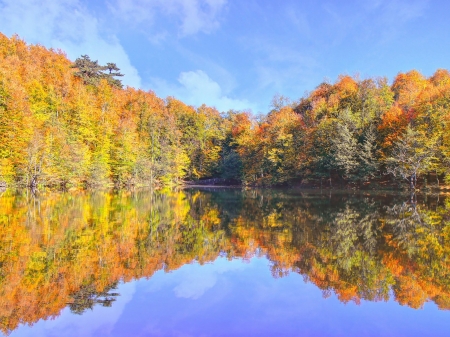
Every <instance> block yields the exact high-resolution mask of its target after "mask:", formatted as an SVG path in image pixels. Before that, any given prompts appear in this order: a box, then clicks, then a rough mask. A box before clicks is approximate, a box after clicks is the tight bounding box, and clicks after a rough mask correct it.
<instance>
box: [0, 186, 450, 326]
mask: <svg viewBox="0 0 450 337" xmlns="http://www.w3.org/2000/svg"><path fill="white" fill-rule="evenodd" d="M392 198H393V199H392ZM408 199H409V196H408V195H404V196H403V197H402V195H399V194H395V195H394V196H389V195H386V194H379V193H378V194H372V195H371V194H370V192H364V193H360V194H353V195H350V194H336V195H334V194H329V193H323V194H320V193H316V194H312V193H307V194H305V193H299V192H298V191H297V190H294V192H291V193H289V194H286V193H280V192H277V191H276V190H256V189H251V190H247V191H244V192H241V191H240V190H235V189H228V190H225V191H223V190H221V191H220V192H219V193H217V192H201V191H196V190H193V189H188V190H185V191H172V192H170V191H169V192H164V191H157V192H156V193H148V192H147V193H146V192H144V191H139V192H131V191H130V190H120V191H118V192H117V193H115V194H110V193H105V192H104V191H95V192H94V193H91V192H86V191H76V192H73V193H59V192H49V191H47V192H45V194H44V193H43V194H40V195H39V196H38V197H36V196H34V195H33V194H32V193H29V191H28V190H24V189H22V190H20V191H19V192H18V193H15V192H13V191H12V190H9V191H6V192H5V193H4V194H3V195H2V197H1V198H0V209H1V210H2V212H1V213H0V331H2V332H3V333H8V332H10V331H12V330H14V329H16V328H17V327H18V325H19V324H32V323H34V322H36V321H38V320H39V319H42V318H45V319H47V318H52V317H56V316H57V315H59V313H60V312H61V310H62V309H63V308H65V307H66V306H69V307H70V309H71V310H72V312H75V313H82V312H83V311H85V310H88V309H89V308H92V307H93V306H95V305H104V306H110V305H114V303H113V302H114V300H115V299H116V298H117V296H118V295H119V294H118V292H119V291H115V290H114V287H115V286H116V285H117V283H118V282H128V281H131V280H133V279H139V278H142V277H151V276H152V275H153V274H154V273H155V272H156V271H158V270H165V271H171V270H175V269H178V268H179V267H181V266H183V265H184V264H187V263H192V262H193V261H197V262H198V263H201V264H202V263H206V262H209V261H214V260H215V259H217V258H218V257H219V256H226V257H227V258H229V259H233V258H240V259H250V258H252V257H254V256H265V257H267V259H269V260H270V262H271V272H272V274H273V276H274V277H282V276H284V275H287V274H289V273H299V274H301V275H302V276H303V277H304V279H305V280H306V281H308V282H311V283H313V284H315V285H316V286H317V287H318V288H319V289H321V290H322V291H323V294H324V296H325V297H328V296H330V295H332V294H334V295H335V296H336V297H337V298H338V299H339V300H340V301H343V302H349V301H354V302H356V303H359V302H360V301H361V300H368V301H387V300H388V299H390V298H392V299H395V301H397V302H398V303H399V304H401V305H406V306H409V307H412V308H421V307H422V306H423V305H424V303H426V302H427V301H432V302H434V303H435V304H436V306H438V307H439V308H440V309H442V310H449V309H450V226H449V223H450V218H449V210H450V200H449V199H448V198H447V199H445V196H444V197H443V196H442V195H441V198H440V199H439V197H438V196H431V195H430V196H426V195H420V196H419V200H418V202H417V203H416V204H414V203H413V204H411V203H407V202H405V201H406V200H408ZM387 200H389V203H386V201H387ZM256 277H259V276H256Z"/></svg>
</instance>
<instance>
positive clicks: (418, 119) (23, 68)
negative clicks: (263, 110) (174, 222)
mask: <svg viewBox="0 0 450 337" xmlns="http://www.w3.org/2000/svg"><path fill="white" fill-rule="evenodd" d="M118 66H120V65H115V64H113V63H108V64H107V65H105V66H101V65H99V64H98V63H97V62H96V61H93V60H91V59H90V58H89V56H87V55H83V56H82V57H80V58H79V59H77V60H76V61H75V62H72V61H70V60H69V59H68V58H67V57H66V56H65V54H64V52H63V51H55V50H48V49H46V48H44V47H43V46H40V45H28V44H27V43H26V42H24V41H23V40H21V39H19V38H18V37H12V38H11V39H9V38H7V37H6V36H4V35H1V34H0V184H1V185H4V186H6V185H10V186H32V187H35V186H38V185H40V186H54V187H67V186H85V187H95V186H100V185H102V186H107V185H109V186H112V185H115V186H117V187H124V186H139V185H147V186H148V185H175V184H181V183H183V182H186V181H198V180H202V179H211V178H221V179H227V180H229V181H236V182H238V183H242V184H244V185H252V186H273V185H286V184H297V185H305V186H311V185H314V186H318V185H323V186H327V187H332V186H334V185H335V184H337V185H343V184H345V185H350V186H367V185H369V186H381V185H382V184H384V185H388V186H389V185H393V184H397V185H403V186H405V187H406V188H412V189H414V188H416V185H417V184H419V185H421V186H422V185H426V184H432V185H435V186H436V185H438V184H440V183H442V182H444V181H446V179H447V180H448V179H449V178H450V167H449V160H450V136H449V135H450V132H449V131H450V130H449V128H450V109H449V105H450V73H449V72H448V71H447V70H442V69H440V70H437V71H436V72H435V73H434V74H433V75H432V76H430V77H425V76H424V75H422V74H420V73H419V72H418V71H415V70H412V71H409V72H407V73H399V74H398V75H397V77H396V78H395V79H393V82H392V84H391V83H389V81H388V79H386V78H368V79H360V78H358V77H357V76H355V77H351V76H347V75H342V76H340V77H339V78H338V79H337V80H336V82H335V83H327V82H324V83H321V84H319V85H318V86H317V87H316V88H315V89H314V90H312V91H311V92H310V93H308V94H306V95H304V96H303V97H302V98H300V99H298V100H295V101H294V100H289V99H287V98H285V97H283V96H275V97H274V99H273V102H272V106H271V108H270V111H268V113H267V114H265V115H260V116H254V115H252V113H251V112H249V111H233V110H231V111H225V112H222V111H217V110H216V109H215V108H214V107H209V106H206V105H202V106H199V107H193V106H188V105H186V104H184V103H183V102H181V101H179V100H177V99H176V98H174V97H168V98H165V99H162V98H159V97H157V96H156V95H155V94H154V93H153V92H152V91H143V90H139V89H135V88H131V87H125V88H124V87H122V84H121V82H120V76H122V74H121V73H120V69H119V68H118Z"/></svg>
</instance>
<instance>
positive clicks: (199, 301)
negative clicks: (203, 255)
mask: <svg viewBox="0 0 450 337" xmlns="http://www.w3.org/2000/svg"><path fill="white" fill-rule="evenodd" d="M117 292H118V293H120V296H119V297H118V299H117V301H116V302H114V304H113V306H112V307H109V308H108V307H101V306H96V307H94V309H93V310H88V311H87V312H85V313H84V314H83V315H81V316H79V315H75V314H72V313H71V312H70V310H69V309H67V308H66V309H65V310H64V311H63V312H62V314H61V316H60V317H58V318H56V319H55V320H47V321H43V320H41V321H39V322H38V323H36V324H35V325H34V326H33V328H30V327H27V326H21V327H20V328H19V329H17V330H16V331H14V332H13V333H12V334H11V336H446V335H447V332H448V331H449V329H450V320H449V319H448V315H449V312H448V311H440V310H438V308H437V306H436V305H435V304H433V303H426V304H425V305H424V307H423V308H422V309H419V310H415V309H411V308H408V307H405V306H400V305H399V304H398V303H396V302H395V301H394V300H389V301H388V302H368V301H364V300H363V301H361V304H360V305H357V304H355V303H353V302H349V303H346V304H345V303H342V302H340V301H339V300H338V299H337V298H336V296H335V295H331V296H330V297H329V298H326V299H325V298H324V297H323V295H322V291H321V290H320V289H318V288H317V287H316V286H315V285H313V284H311V283H305V282H304V280H303V278H302V276H301V275H299V274H297V273H290V274H289V275H287V276H285V277H282V278H274V277H273V276H272V274H271V272H270V261H268V260H267V259H266V258H261V257H260V258H256V257H255V258H252V259H250V260H249V261H244V260H242V259H233V260H227V259H226V258H224V257H219V258H218V259H216V260H215V261H214V262H213V263H207V264H204V265H200V264H198V263H193V264H187V265H184V266H182V267H181V268H179V269H178V270H175V271H172V272H169V273H166V272H164V271H159V272H156V273H155V274H154V275H153V276H152V278H150V279H141V280H137V281H133V282H129V283H125V284H120V286H119V287H118V290H117Z"/></svg>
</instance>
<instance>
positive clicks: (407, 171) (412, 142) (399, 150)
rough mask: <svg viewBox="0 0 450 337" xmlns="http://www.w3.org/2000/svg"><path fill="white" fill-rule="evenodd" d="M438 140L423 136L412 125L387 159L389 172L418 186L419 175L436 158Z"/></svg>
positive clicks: (413, 186)
mask: <svg viewBox="0 0 450 337" xmlns="http://www.w3.org/2000/svg"><path fill="white" fill-rule="evenodd" d="M435 151H436V140H433V139H431V140H429V139H426V137H423V136H421V135H420V134H419V133H418V132H417V131H415V130H414V129H412V128H411V127H410V126H408V127H407V128H406V131H405V133H404V134H403V137H401V138H400V139H399V140H398V141H397V142H396V143H395V144H394V148H393V150H392V154H391V156H390V157H389V158H387V159H386V164H387V173H388V174H391V175H393V176H394V177H400V178H402V179H405V180H407V181H409V184H410V185H409V186H410V188H411V189H412V190H414V189H415V188H416V182H417V177H418V175H419V174H420V173H423V172H424V171H426V169H427V168H428V167H429V166H430V164H431V162H432V161H433V159H434V153H435Z"/></svg>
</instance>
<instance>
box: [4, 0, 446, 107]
mask: <svg viewBox="0 0 450 337" xmlns="http://www.w3.org/2000/svg"><path fill="white" fill-rule="evenodd" d="M449 7H450V2H448V1H444V0H442V1H438V0H435V1H433V0H372V1H363V0H348V1H343V0H340V1H337V0H334V1H333V0H329V1H293V0H284V1H283V0H280V1H274V0H270V1H269V0H260V1H256V0H95V1H94V0H91V1H87V0H47V1H42V0H41V1H39V0H0V32H2V33H3V34H6V35H7V36H11V35H12V34H18V35H19V36H20V37H21V38H23V39H25V40H26V41H27V42H30V43H39V44H42V45H44V46H46V47H53V48H61V49H63V50H64V51H66V53H67V55H68V57H69V58H70V59H72V60H74V59H75V58H77V57H78V56H80V55H82V54H88V55H90V56H91V58H92V59H98V60H99V61H100V63H106V62H115V63H117V65H118V66H119V67H120V68H121V69H122V72H123V73H125V74H126V76H125V77H124V79H123V82H124V83H125V84H127V85H130V86H133V87H139V88H142V89H145V90H153V91H155V92H156V94H158V95H159V96H161V97H166V96H175V97H177V98H179V99H181V100H183V101H184V102H186V103H188V104H192V105H195V106H198V105H200V104H202V103H206V104H208V105H212V106H216V107H217V108H218V109H219V110H221V111H226V110H228V109H236V110H243V109H251V110H252V111H253V112H254V113H258V112H261V113H265V112H267V111H268V110H269V105H270V101H271V99H272V97H273V96H274V95H275V94H281V95H284V96H288V97H290V98H292V99H298V98H300V97H302V96H303V95H304V94H305V92H306V91H311V90H313V89H314V87H316V86H317V85H318V84H319V83H320V82H322V81H324V80H328V81H331V82H334V81H335V80H336V78H337V76H338V75H339V74H349V75H356V74H359V76H360V77H361V78H366V77H374V76H387V77H388V78H389V79H390V80H392V79H393V77H394V76H395V75H396V74H397V73H398V72H402V71H408V70H411V69H417V70H419V71H421V72H422V73H423V74H425V75H426V76H429V75H431V74H432V73H433V72H434V71H435V70H436V69H438V68H449V65H448V62H449V60H450V45H449V42H448V41H449V40H448V34H449V33H450V20H448V18H447V17H446V16H448V13H449V12H450V8H449Z"/></svg>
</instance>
